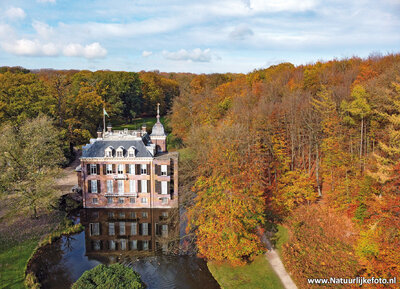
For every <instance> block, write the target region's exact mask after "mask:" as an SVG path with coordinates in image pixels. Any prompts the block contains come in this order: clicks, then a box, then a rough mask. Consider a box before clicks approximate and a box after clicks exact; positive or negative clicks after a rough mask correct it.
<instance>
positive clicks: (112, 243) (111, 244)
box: [108, 240, 116, 251]
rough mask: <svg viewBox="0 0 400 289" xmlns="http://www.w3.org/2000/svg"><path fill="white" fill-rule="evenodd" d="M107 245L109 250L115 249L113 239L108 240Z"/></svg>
mask: <svg viewBox="0 0 400 289" xmlns="http://www.w3.org/2000/svg"><path fill="white" fill-rule="evenodd" d="M108 246H109V249H110V250H112V251H115V250H116V246H115V241H114V240H109V243H108Z"/></svg>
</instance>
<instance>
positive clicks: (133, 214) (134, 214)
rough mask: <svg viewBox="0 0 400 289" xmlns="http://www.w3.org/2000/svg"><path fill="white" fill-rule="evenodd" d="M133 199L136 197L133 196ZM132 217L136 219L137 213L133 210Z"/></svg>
mask: <svg viewBox="0 0 400 289" xmlns="http://www.w3.org/2000/svg"><path fill="white" fill-rule="evenodd" d="M132 199H134V198H132ZM131 218H132V219H136V213H135V212H131Z"/></svg>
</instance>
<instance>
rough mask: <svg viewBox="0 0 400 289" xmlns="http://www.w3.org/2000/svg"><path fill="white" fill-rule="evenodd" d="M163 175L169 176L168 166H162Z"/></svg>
mask: <svg viewBox="0 0 400 289" xmlns="http://www.w3.org/2000/svg"><path fill="white" fill-rule="evenodd" d="M161 175H162V176H167V175H168V166H167V165H161Z"/></svg>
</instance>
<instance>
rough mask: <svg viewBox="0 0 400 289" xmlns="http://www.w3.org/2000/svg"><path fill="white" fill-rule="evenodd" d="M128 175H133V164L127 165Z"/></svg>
mask: <svg viewBox="0 0 400 289" xmlns="http://www.w3.org/2000/svg"><path fill="white" fill-rule="evenodd" d="M129 174H130V175H134V174H135V165H134V164H130V165H129Z"/></svg>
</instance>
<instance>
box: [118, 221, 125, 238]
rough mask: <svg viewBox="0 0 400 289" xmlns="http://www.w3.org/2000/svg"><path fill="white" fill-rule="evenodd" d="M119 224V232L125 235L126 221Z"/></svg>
mask: <svg viewBox="0 0 400 289" xmlns="http://www.w3.org/2000/svg"><path fill="white" fill-rule="evenodd" d="M118 226H119V234H120V235H121V236H123V235H125V234H126V227H125V222H119V224H118Z"/></svg>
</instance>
